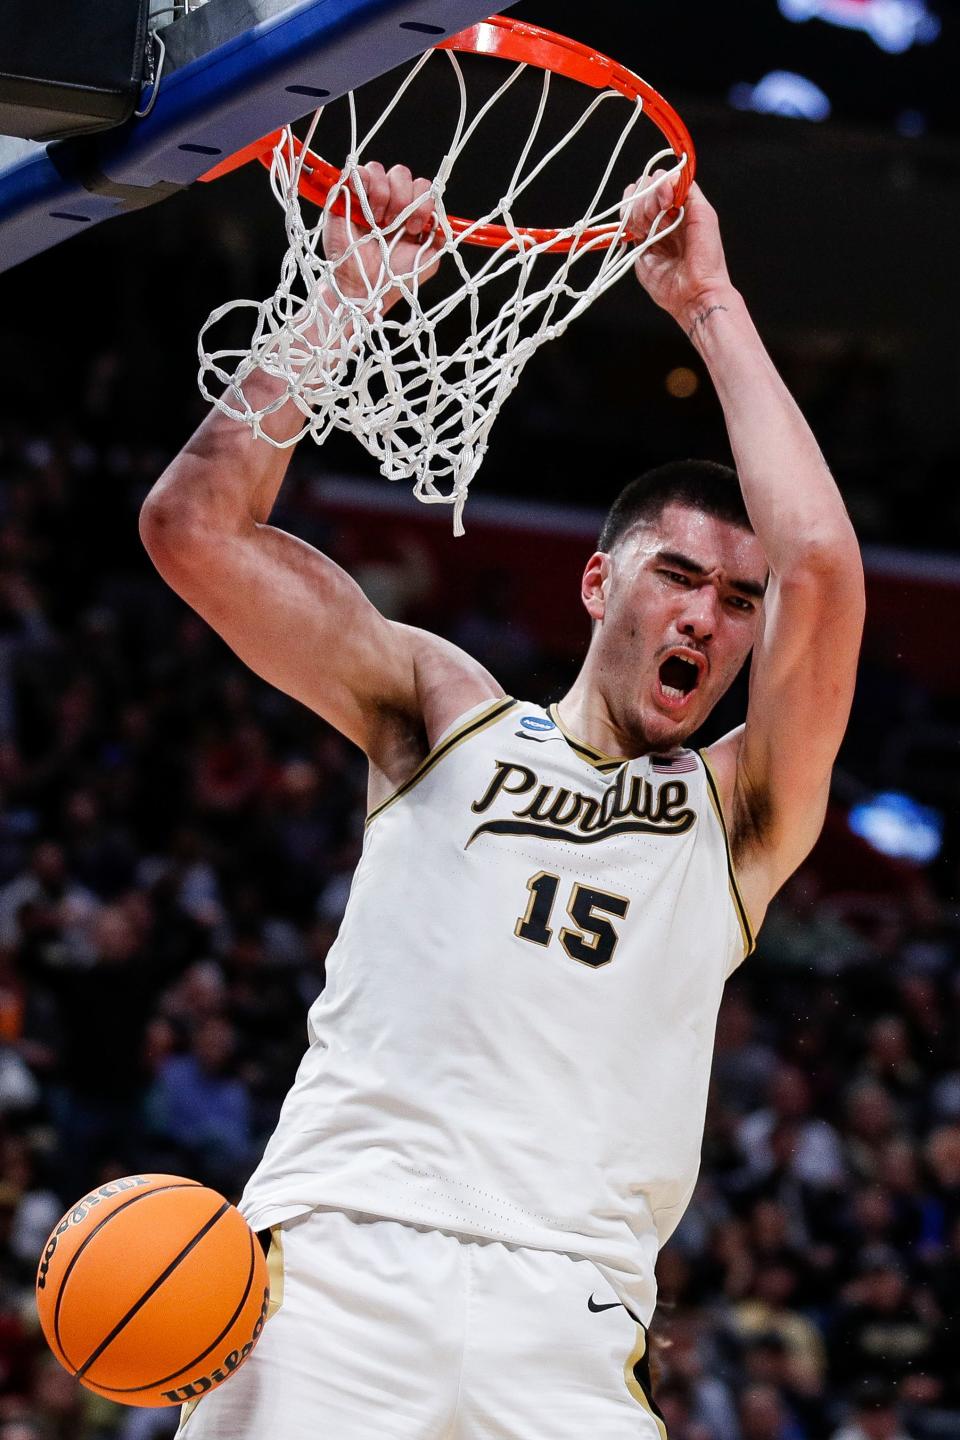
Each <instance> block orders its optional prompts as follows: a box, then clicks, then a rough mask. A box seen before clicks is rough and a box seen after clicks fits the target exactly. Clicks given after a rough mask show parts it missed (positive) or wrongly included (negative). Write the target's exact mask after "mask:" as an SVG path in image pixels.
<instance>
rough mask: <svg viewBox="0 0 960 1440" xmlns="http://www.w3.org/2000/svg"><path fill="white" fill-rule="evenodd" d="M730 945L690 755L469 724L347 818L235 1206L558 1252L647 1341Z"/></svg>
mask: <svg viewBox="0 0 960 1440" xmlns="http://www.w3.org/2000/svg"><path fill="white" fill-rule="evenodd" d="M751 944H752V940H751V936H750V931H749V926H748V923H747V920H746V915H745V912H744V909H743V905H742V902H741V900H740V897H739V895H738V893H737V889H736V882H735V879H734V876H733V870H732V867H731V864H730V858H729V851H728V846H727V839H726V834H725V831H724V826H723V820H722V818H721V815H720V810H719V804H718V800H717V794H716V787H715V784H714V781H713V778H712V776H711V775H710V773H709V770H708V768H707V766H706V763H705V761H704V759H703V757H702V756H700V755H698V754H697V753H696V752H694V751H690V750H674V751H672V752H670V754H667V755H663V756H658V755H645V756H642V757H640V758H639V759H634V760H626V761H625V760H623V759H615V758H612V757H608V756H603V755H601V754H600V753H599V752H598V751H596V750H593V749H591V748H590V747H589V746H587V745H584V744H583V743H581V742H580V741H578V740H576V739H575V738H574V737H573V736H571V735H570V734H569V733H568V732H567V731H565V729H564V728H563V726H562V723H561V722H560V720H559V716H558V714H557V711H556V709H555V708H554V709H552V710H551V711H550V712H549V713H548V712H547V711H545V710H543V709H541V708H540V707H538V706H536V705H529V704H525V703H519V702H516V701H513V700H509V699H502V700H497V701H495V702H493V703H492V704H490V703H487V704H484V705H483V706H480V707H477V708H475V709H474V710H471V711H470V712H468V713H467V714H466V715H465V716H463V717H462V718H461V719H460V721H458V723H457V724H456V725H455V726H454V727H453V728H452V729H451V730H450V731H448V732H447V734H446V735H445V736H444V737H442V738H441V740H440V741H439V743H438V744H437V745H436V746H435V747H434V749H433V750H432V751H431V753H430V754H429V755H428V756H427V758H426V759H425V760H424V761H423V763H422V764H421V765H420V766H419V768H418V769H417V771H416V773H415V774H414V775H413V776H412V777H411V778H410V779H409V780H408V781H407V782H406V784H405V785H402V786H401V787H400V789H399V790H398V791H397V792H396V794H395V795H393V796H392V797H391V798H390V799H389V800H387V801H386V802H385V803H384V804H383V805H381V806H380V807H379V808H378V809H377V810H375V811H374V812H373V813H372V814H371V816H370V817H369V821H368V824H367V831H366V838H365V842H364V847H363V856H362V858H361V860H360V864H359V865H358V867H357V871H356V874H355V876H354V880H353V886H352V889H351V894H350V901H349V904H348V906H347V911H346V914H345V916H344V919H343V924H342V926H341V929H340V934H339V937H338V939H337V942H336V944H335V945H334V946H333V948H332V949H331V951H330V954H329V957H328V962H327V985H326V989H325V990H324V992H323V993H322V995H320V997H319V998H318V1000H317V1001H316V1002H315V1004H314V1005H313V1007H312V1009H311V1011H310V1016H309V1023H308V1034H309V1039H310V1047H309V1049H308V1051H307V1053H306V1055H305V1057H304V1059H303V1062H302V1064H301V1066H300V1070H299V1073H298V1075H297V1079H296V1082H295V1084H294V1086H293V1088H292V1090H291V1091H290V1094H289V1095H288V1096H287V1098H286V1100H285V1102H284V1105H283V1110H282V1112H281V1115H280V1121H279V1124H278V1126H277V1130H276V1132H275V1134H274V1135H273V1137H272V1139H271V1140H270V1142H269V1144H268V1146H267V1149H266V1153H265V1155H264V1157H263V1160H262V1161H261V1163H260V1166H259V1167H258V1169H257V1171H256V1173H255V1174H254V1175H253V1177H252V1179H251V1180H250V1182H249V1184H248V1186H247V1189H246V1192H245V1194H244V1198H243V1202H242V1206H241V1208H242V1210H243V1213H244V1214H245V1216H246V1217H247V1219H248V1220H249V1221H250V1223H251V1224H252V1225H253V1226H254V1227H255V1228H258V1229H259V1228H263V1227H266V1226H267V1225H271V1224H276V1223H278V1222H279V1221H281V1220H283V1219H286V1218H289V1217H291V1216H293V1215H294V1214H298V1213H302V1212H303V1211H304V1210H306V1209H312V1208H314V1207H316V1206H331V1207H334V1208H338V1209H344V1210H354V1211H362V1212H365V1213H367V1214H371V1215H380V1216H388V1217H391V1218H393V1219H395V1220H403V1221H406V1222H408V1223H411V1224H417V1225H425V1226H430V1227H434V1228H437V1229H442V1230H452V1231H454V1232H458V1233H465V1234H469V1235H476V1236H482V1237H487V1238H489V1239H494V1240H500V1241H504V1242H507V1243H512V1244H516V1245H523V1246H530V1247H534V1248H539V1249H548V1250H560V1251H565V1252H568V1253H570V1254H573V1255H579V1256H583V1257H584V1258H586V1259H588V1260H592V1261H593V1262H594V1263H595V1264H596V1265H598V1266H599V1267H600V1268H601V1269H602V1270H603V1271H604V1273H605V1274H606V1275H607V1277H608V1278H609V1279H610V1282H611V1283H612V1284H613V1285H614V1288H615V1289H616V1291H617V1293H618V1294H620V1296H621V1298H623V1299H624V1300H625V1301H626V1302H627V1304H628V1305H629V1306H630V1308H631V1309H632V1310H633V1311H634V1313H635V1314H637V1315H638V1316H639V1318H640V1319H641V1320H643V1321H644V1322H645V1323H647V1322H648V1321H649V1318H650V1316H651V1314H652V1312H653V1308H654V1304H655V1299H656V1292H655V1287H654V1280H653V1266H654V1261H655V1259H656V1253H657V1250H658V1248H659V1246H660V1245H662V1244H663V1242H664V1240H665V1239H666V1238H667V1236H668V1235H669V1234H670V1233H671V1231H672V1230H673V1229H674V1227H675V1226H676V1224H677V1222H678V1220H679V1219H680V1216H681V1215H682V1213H683V1211H684V1209H685V1208H686V1205H687V1203H688V1201H689V1199H690V1195H691V1193H692V1191H693V1187H694V1184H695V1182H696V1177H697V1172H698V1169H699V1164H700V1146H701V1141H702V1137H703V1124H704V1114H705V1110H706V1103H707V1089H708V1084H709V1078H710V1066H711V1058H712V1053H713V1039H714V1029H715V1024H716V1016H717V1010H718V1007H719V1004H720V997H721V993H722V990H723V985H724V981H725V979H726V977H727V976H728V975H729V974H730V972H731V971H732V970H733V969H734V968H735V967H736V965H737V964H738V963H739V962H740V960H741V959H743V957H744V955H745V954H746V953H748V951H749V949H750V948H751Z"/></svg>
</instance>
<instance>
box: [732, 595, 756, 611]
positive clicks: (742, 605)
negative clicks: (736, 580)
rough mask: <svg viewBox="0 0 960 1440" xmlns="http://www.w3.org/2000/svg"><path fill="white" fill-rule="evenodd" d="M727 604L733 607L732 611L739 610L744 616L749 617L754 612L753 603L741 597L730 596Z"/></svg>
mask: <svg viewBox="0 0 960 1440" xmlns="http://www.w3.org/2000/svg"><path fill="white" fill-rule="evenodd" d="M729 604H731V605H732V606H733V608H734V610H740V611H741V612H742V613H743V614H744V615H751V614H752V613H753V610H754V604H753V601H752V600H745V599H744V598H743V596H742V595H731V596H730V597H729Z"/></svg>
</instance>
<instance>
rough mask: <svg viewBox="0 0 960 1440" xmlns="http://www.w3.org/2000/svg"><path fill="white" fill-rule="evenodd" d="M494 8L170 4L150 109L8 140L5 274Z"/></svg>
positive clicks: (376, 2)
mask: <svg viewBox="0 0 960 1440" xmlns="http://www.w3.org/2000/svg"><path fill="white" fill-rule="evenodd" d="M158 3H161V0H158ZM182 3H183V0H181V4H180V5H178V6H177V8H178V9H180V8H182ZM510 3H513V0H506V3H503V0H502V3H501V4H500V6H499V8H501V9H503V8H509V4H510ZM491 8H498V7H497V6H496V5H494V4H493V0H208V3H207V4H204V5H201V6H199V7H198V8H195V9H193V10H191V11H190V12H189V13H188V14H184V15H180V16H179V17H178V18H175V19H174V20H173V21H172V23H170V24H167V25H163V24H162V21H163V14H162V11H158V12H157V14H156V20H157V22H158V26H159V27H160V28H158V31H157V33H158V36H159V38H160V40H162V42H163V50H164V52H165V53H164V58H163V63H162V70H161V73H160V79H159V84H158V86H157V93H156V96H155V98H154V99H153V103H152V104H151V98H152V97H151V96H150V95H149V93H148V94H147V95H146V96H145V101H146V104H145V105H144V106H143V107H142V108H143V109H148V113H147V114H145V115H143V116H142V118H136V117H135V118H134V119H132V120H131V121H129V122H128V123H127V124H125V125H123V126H120V127H118V128H117V129H114V130H108V131H106V132H104V133H101V134H99V135H92V136H86V137H83V138H80V139H74V140H61V141H54V142H52V143H50V144H47V145H38V144H33V143H31V142H30V141H23V140H15V139H10V138H8V137H2V136H0V271H2V270H8V269H11V268H12V267H13V266H15V265H19V264H20V263H21V262H22V261H24V260H26V259H29V258H30V257H31V256H32V255H36V254H39V253H40V251H42V250H46V249H49V248H50V247H51V246H52V245H56V244H58V243H59V242H60V241H61V240H64V239H67V238H68V237H69V236H71V235H74V234H76V233H77V232H78V231H80V230H85V229H88V228H89V227H90V226H91V225H96V224H99V222H100V221H102V220H107V219H110V218H111V217H113V216H115V215H120V214H123V213H124V212H125V211H128V210H137V209H141V208H143V207H145V206H148V205H153V204H156V203H157V202H158V201H160V200H163V199H165V198H166V197H167V196H169V195H172V194H175V193H176V192H177V191H179V190H182V189H184V188H185V187H186V186H188V185H190V184H192V183H193V181H195V180H196V179H197V178H198V176H200V175H202V174H203V173H204V172H205V171H207V170H209V169H210V168H211V166H212V165H213V164H215V163H216V160H217V157H218V156H223V155H229V154H231V153H232V152H234V151H236V150H238V149H240V148H241V147H242V146H244V145H247V144H249V143H250V142H251V141H254V140H256V139H258V138H259V137H260V136H261V135H264V134H266V133H267V131H270V130H274V129H276V128H277V127H278V126H281V125H285V124H287V123H288V122H290V121H292V120H295V119H297V118H299V117H300V116H301V115H303V114H305V113H306V112H307V111H310V110H313V109H315V108H316V106H317V105H318V104H322V103H324V102H325V101H326V100H328V99H330V100H333V99H336V98H338V97H339V96H341V95H343V94H345V93H346V92H347V91H348V90H351V89H354V88H355V87H357V86H358V85H362V84H364V83H365V82H366V81H368V80H371V79H373V78H374V77H375V76H376V75H380V74H383V73H384V72H385V71H387V70H391V69H393V68H394V67H395V66H397V65H400V64H403V63H404V62H405V61H407V60H411V59H413V58H414V57H415V56H417V55H419V54H421V53H422V52H423V51H424V50H425V49H427V48H428V46H430V45H434V44H436V43H437V42H438V41H440V40H443V39H445V38H446V37H447V36H449V35H454V34H456V33H457V32H458V31H460V30H462V29H465V28H466V27H467V26H468V25H472V24H475V23H476V22H477V21H478V20H482V19H485V18H486V16H487V14H488V13H489V11H490V10H491ZM158 48H159V47H158Z"/></svg>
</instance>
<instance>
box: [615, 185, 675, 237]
mask: <svg viewBox="0 0 960 1440" xmlns="http://www.w3.org/2000/svg"><path fill="white" fill-rule="evenodd" d="M676 190H677V184H676V181H675V180H674V179H673V178H672V177H671V176H670V175H668V174H667V173H666V171H664V170H654V171H652V172H651V174H650V175H649V176H648V177H647V178H646V180H637V181H636V182H635V183H634V184H633V185H628V186H627V188H626V190H625V191H624V192H623V204H624V207H627V206H629V212H628V219H627V229H628V231H629V232H630V234H631V235H634V236H636V237H637V238H642V237H643V236H645V235H647V234H649V232H650V227H651V226H652V225H653V222H654V221H655V220H656V218H657V216H658V215H660V214H661V213H662V212H663V211H664V210H670V209H672V207H673V204H674V198H675V196H676Z"/></svg>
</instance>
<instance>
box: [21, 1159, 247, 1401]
mask: <svg viewBox="0 0 960 1440" xmlns="http://www.w3.org/2000/svg"><path fill="white" fill-rule="evenodd" d="M36 1293H37V1309H38V1311H39V1315H40V1324H41V1326H42V1328H43V1333H44V1335H45V1336H46V1339H47V1343H48V1344H49V1346H50V1348H51V1350H52V1351H53V1353H54V1355H56V1357H57V1359H58V1360H59V1361H60V1363H61V1365H63V1366H64V1367H65V1368H66V1369H67V1370H69V1371H70V1373H71V1375H75V1376H76V1378H77V1379H78V1380H79V1381H80V1382H81V1384H83V1385H85V1386H86V1387H87V1389H89V1390H93V1391H95V1392H96V1394H98V1395H103V1396H105V1397H106V1398H107V1399H109V1400H116V1401H118V1402H120V1403H121V1404H124V1405H180V1404H182V1403H183V1402H184V1401H186V1400H192V1399H196V1398H197V1397H198V1396H200V1395H203V1394H205V1393H206V1392H207V1391H208V1390H211V1389H213V1388H214V1387H215V1386H217V1385H220V1384H222V1383H223V1381H224V1380H226V1379H227V1378H228V1377H229V1376H230V1375H232V1374H233V1372H234V1371H235V1370H236V1369H237V1368H238V1367H239V1366H240V1365H242V1364H243V1362H244V1360H245V1359H246V1358H247V1356H248V1355H249V1354H250V1352H251V1350H252V1349H253V1347H254V1345H255V1344H256V1343H257V1340H258V1339H259V1337H260V1333H261V1331H262V1330H263V1325H264V1321H265V1320H266V1316H267V1305H268V1303H269V1299H270V1286H269V1279H268V1274H267V1262H266V1260H265V1258H264V1255H263V1251H262V1249H261V1246H260V1244H259V1243H258V1241H257V1238H256V1236H255V1235H254V1233H253V1231H252V1230H251V1229H250V1227H249V1226H248V1225H247V1223H246V1221H245V1220H244V1219H243V1217H242V1215H241V1214H240V1212H239V1211H238V1210H236V1209H235V1208H234V1207H233V1206H232V1205H231V1204H230V1203H229V1202H228V1201H226V1200H224V1198H223V1196H222V1195H218V1194H217V1193H216V1191H214V1190H208V1189H207V1188H206V1187H205V1186H203V1185H200V1184H198V1183H197V1182H196V1181H194V1180H187V1179H184V1178H183V1177H182V1176H178V1175H128V1176H125V1177H124V1178H123V1179H120V1180H112V1181H110V1182H109V1183H108V1184H106V1185H101V1186H100V1187H99V1188H98V1189H96V1190H93V1191H91V1192H90V1193H89V1194H88V1195H84V1197H83V1198H82V1199H81V1200H78V1202H77V1203H76V1205H74V1206H73V1207H72V1208H71V1209H70V1210H68V1211H67V1213H66V1214H65V1215H64V1216H63V1218H62V1219H61V1220H60V1222H59V1224H57V1225H56V1226H55V1227H54V1229H53V1231H52V1233H51V1235H50V1238H49V1239H48V1241H47V1243H46V1245H45V1246H44V1249H43V1254H42V1255H41V1257H40V1266H39V1269H38V1271H37V1292H36Z"/></svg>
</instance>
